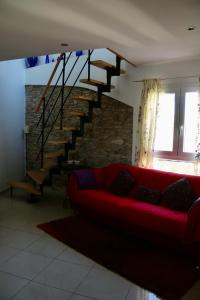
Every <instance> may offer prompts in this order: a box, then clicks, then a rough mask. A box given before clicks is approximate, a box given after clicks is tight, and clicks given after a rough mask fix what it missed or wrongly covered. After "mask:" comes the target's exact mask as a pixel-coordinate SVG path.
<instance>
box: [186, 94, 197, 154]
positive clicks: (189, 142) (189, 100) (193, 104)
mask: <svg viewBox="0 0 200 300" xmlns="http://www.w3.org/2000/svg"><path fill="white" fill-rule="evenodd" d="M197 117H198V93H197V92H188V93H185V117H184V134H183V152H192V153H194V152H195V149H196V141H195V139H196V130H197Z"/></svg>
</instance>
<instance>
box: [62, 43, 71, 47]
mask: <svg viewBox="0 0 200 300" xmlns="http://www.w3.org/2000/svg"><path fill="white" fill-rule="evenodd" d="M60 46H62V47H67V46H69V45H68V44H67V43H61V44H60Z"/></svg>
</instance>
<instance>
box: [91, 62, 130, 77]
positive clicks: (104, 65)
mask: <svg viewBox="0 0 200 300" xmlns="http://www.w3.org/2000/svg"><path fill="white" fill-rule="evenodd" d="M90 63H91V65H93V66H95V67H97V68H101V69H104V70H107V69H116V67H115V66H114V65H112V64H110V63H108V62H106V61H104V60H93V61H91V62H90ZM120 73H121V74H125V73H126V72H125V71H124V70H120Z"/></svg>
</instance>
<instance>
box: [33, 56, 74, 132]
mask: <svg viewBox="0 0 200 300" xmlns="http://www.w3.org/2000/svg"><path fill="white" fill-rule="evenodd" d="M72 53H73V52H70V54H69V55H68V57H67V60H66V61H65V63H64V67H63V68H62V70H61V71H60V75H59V76H58V79H57V80H56V83H55V85H54V87H53V89H52V91H51V93H50V95H49V97H48V100H46V105H45V106H46V107H48V105H49V102H50V100H51V98H52V96H53V93H54V91H55V89H56V87H57V85H58V82H59V80H60V77H61V75H62V74H63V69H64V68H66V66H67V64H68V61H69V59H70V57H71V55H72ZM64 55H65V54H64ZM42 116H43V115H42V114H41V115H40V118H39V120H38V123H37V124H36V127H38V126H39V124H40V122H41V121H42Z"/></svg>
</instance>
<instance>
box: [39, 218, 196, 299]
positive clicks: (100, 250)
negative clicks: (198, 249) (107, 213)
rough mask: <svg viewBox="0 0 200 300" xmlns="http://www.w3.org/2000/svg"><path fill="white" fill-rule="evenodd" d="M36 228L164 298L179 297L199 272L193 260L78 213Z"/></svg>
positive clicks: (189, 286) (192, 282)
mask: <svg viewBox="0 0 200 300" xmlns="http://www.w3.org/2000/svg"><path fill="white" fill-rule="evenodd" d="M38 227H39V228H41V229H42V230H44V231H45V232H47V233H48V234H50V235H51V236H53V237H55V238H56V239H58V240H60V241H62V242H64V243H65V244H67V245H68V246H70V247H72V248H74V249H76V250H77V251H79V252H81V253H82V254H84V255H85V256H87V257H89V258H91V259H93V260H95V261H96V262H98V263H99V264H101V265H103V266H105V267H107V268H108V269H110V270H112V271H114V272H116V273H118V274H120V275H122V276H124V277H126V278H127V279H128V280H130V281H132V282H133V283H135V284H137V285H139V286H141V287H142V288H144V289H147V290H149V291H151V292H153V293H155V294H156V295H158V296H159V297H162V298H164V299H167V300H176V299H180V298H181V297H182V296H183V295H184V294H185V293H186V292H187V290H189V289H190V288H191V287H192V285H193V284H194V283H195V281H196V280H198V279H199V278H200V272H199V271H198V270H196V269H195V267H194V262H192V261H190V260H189V259H188V258H187V257H184V256H181V255H180V254H175V253H172V251H170V252H167V251H164V250H163V248H159V247H158V246H155V245H153V244H151V243H149V242H144V241H141V240H139V239H137V238H135V237H133V236H130V235H126V234H124V233H122V232H119V231H117V230H114V229H112V228H110V227H107V226H105V225H102V224H100V223H97V222H94V221H91V220H89V219H86V218H84V217H82V216H73V217H69V218H65V219H61V220H55V221H52V222H49V223H45V224H40V225H38Z"/></svg>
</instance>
